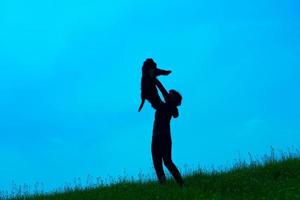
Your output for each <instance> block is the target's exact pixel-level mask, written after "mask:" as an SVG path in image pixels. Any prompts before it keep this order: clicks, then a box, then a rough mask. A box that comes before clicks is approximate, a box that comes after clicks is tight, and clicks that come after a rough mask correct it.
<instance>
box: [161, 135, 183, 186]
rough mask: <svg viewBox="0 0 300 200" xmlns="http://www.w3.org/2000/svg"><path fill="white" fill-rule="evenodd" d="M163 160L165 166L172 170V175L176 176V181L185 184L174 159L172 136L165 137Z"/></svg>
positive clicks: (181, 184)
mask: <svg viewBox="0 0 300 200" xmlns="http://www.w3.org/2000/svg"><path fill="white" fill-rule="evenodd" d="M163 161H164V164H165V166H166V167H167V168H168V170H169V171H170V172H171V174H172V176H173V177H174V178H175V180H176V182H177V183H178V184H179V185H180V186H183V180H182V177H181V174H180V172H179V170H178V169H177V167H176V165H175V164H174V163H173V161H172V141H171V137H166V138H164V145H163Z"/></svg>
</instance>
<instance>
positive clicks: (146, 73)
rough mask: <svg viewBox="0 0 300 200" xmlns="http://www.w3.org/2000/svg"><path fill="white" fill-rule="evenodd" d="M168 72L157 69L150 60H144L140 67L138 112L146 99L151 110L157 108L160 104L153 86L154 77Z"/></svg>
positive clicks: (168, 72) (168, 71)
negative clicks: (139, 103) (140, 100)
mask: <svg viewBox="0 0 300 200" xmlns="http://www.w3.org/2000/svg"><path fill="white" fill-rule="evenodd" d="M170 73H171V71H170V70H162V69H158V68H157V65H156V63H155V62H154V61H153V59H152V58H148V59H146V60H145V62H144V64H143V67H142V81H141V99H142V102H141V105H140V107H139V112H140V111H141V110H142V108H143V105H144V103H145V100H146V99H147V100H148V101H149V102H150V103H151V106H152V107H153V108H155V109H156V108H157V105H159V103H160V98H159V95H158V91H157V88H156V86H155V80H156V77H157V76H159V75H168V74H170Z"/></svg>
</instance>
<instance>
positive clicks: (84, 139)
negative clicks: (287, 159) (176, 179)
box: [0, 0, 300, 189]
mask: <svg viewBox="0 0 300 200" xmlns="http://www.w3.org/2000/svg"><path fill="white" fill-rule="evenodd" d="M299 9H300V3H299V2H298V1H296V0H290V1H277V0H276V1H274V0H272V1H271V0H266V1H258V0H254V1H246V2H244V1H243V2H241V1H237V0H231V1H221V0H215V1H192V0H185V1H169V0H167V1H158V0H152V1H132V0H127V1H124V0H115V1H109V2H108V1H107V2H103V1H95V0H91V1H78V0H77V1H69V0H66V1H48V0H46V1H34V0H29V1H21V0H2V1H1V2H0V95H1V96H0V136H1V140H0V160H1V166H0V176H1V180H0V188H9V187H10V185H11V181H15V182H16V183H18V184H23V183H29V184H33V183H35V182H44V185H45V188H47V189H53V188H57V187H61V186H63V185H64V184H65V183H66V182H72V180H73V179H74V178H75V177H81V178H82V179H83V180H84V179H85V178H86V177H87V175H88V174H90V175H92V176H93V177H98V176H100V177H104V178H105V177H107V176H108V175H112V176H118V175H120V174H121V175H122V174H123V172H124V171H126V173H127V174H128V175H129V176H131V175H132V176H136V175H137V174H138V172H140V171H142V172H143V173H145V174H150V175H153V169H152V163H151V154H150V143H151V129H152V123H153V116H154V111H153V110H152V109H151V107H150V106H149V104H147V105H145V106H144V109H143V111H142V112H141V113H138V112H137V108H138V106H139V103H140V78H141V65H142V63H143V61H144V60H145V59H146V58H148V57H152V58H153V59H154V60H155V61H156V62H157V63H158V65H159V66H161V67H162V68H165V69H171V70H172V71H173V73H172V74H171V75H170V76H168V77H162V78H161V79H160V80H161V81H162V82H163V84H164V85H165V86H166V87H167V88H168V89H171V88H174V89H177V90H179V91H180V92H181V93H182V95H183V104H182V106H181V107H180V117H179V118H178V119H176V120H173V121H172V134H173V158H174V161H175V163H176V164H178V166H179V168H180V169H184V166H185V165H186V164H187V165H189V166H197V165H200V166H203V167H207V168H209V167H210V166H212V165H213V166H217V167H218V166H221V165H222V166H229V165H230V164H232V163H233V162H234V160H235V159H237V158H238V157H239V156H240V157H241V158H245V159H247V153H248V152H250V153H252V154H254V155H256V156H257V157H260V156H262V155H264V154H265V153H268V152H269V151H270V146H271V145H272V146H273V147H274V148H275V149H276V150H277V151H288V149H289V148H299V143H300V136H299V132H300V123H299V121H300V106H299V102H300V93H299V85H300V79H299V74H300V67H299V66H300V59H299V58H300V57H299V52H300V37H299V36H300V23H299V22H300V13H299Z"/></svg>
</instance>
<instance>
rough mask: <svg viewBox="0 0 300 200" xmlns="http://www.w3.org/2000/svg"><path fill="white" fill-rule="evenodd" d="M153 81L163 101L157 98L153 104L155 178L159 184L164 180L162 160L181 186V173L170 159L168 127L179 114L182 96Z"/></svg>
mask: <svg viewBox="0 0 300 200" xmlns="http://www.w3.org/2000/svg"><path fill="white" fill-rule="evenodd" d="M155 81H156V86H157V87H158V89H159V90H160V92H161V93H162V95H163V97H164V100H165V102H163V101H162V100H161V99H160V98H159V99H160V101H159V102H158V103H157V104H158V105H156V106H155V108H156V112H155V120H154V125H153V135H152V144H151V152H152V159H153V165H154V168H155V172H156V175H157V178H158V180H159V182H160V183H161V184H163V183H165V181H166V176H165V173H164V170H163V165H162V163H163V162H164V165H165V166H166V167H167V169H168V170H169V171H170V172H171V174H172V176H173V177H174V178H175V180H176V182H177V183H178V184H179V185H180V186H183V180H182V177H181V174H180V172H179V170H178V169H177V167H176V166H175V164H174V163H173V161H172V139H171V128H170V122H171V118H172V117H174V118H177V117H178V116H179V114H178V109H177V106H180V105H181V100H182V97H181V95H180V94H179V93H178V92H177V91H175V90H170V91H169V92H167V90H166V89H165V88H164V87H163V85H162V84H161V83H160V81H159V80H158V79H156V80H155Z"/></svg>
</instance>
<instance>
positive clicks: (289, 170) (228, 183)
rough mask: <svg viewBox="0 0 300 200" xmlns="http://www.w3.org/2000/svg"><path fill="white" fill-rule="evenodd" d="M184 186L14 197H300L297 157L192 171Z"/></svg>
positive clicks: (132, 185) (139, 185) (129, 185)
mask: <svg viewBox="0 0 300 200" xmlns="http://www.w3.org/2000/svg"><path fill="white" fill-rule="evenodd" d="M184 180H185V187H183V188H180V187H179V186H178V185H176V183H175V182H174V181H173V180H168V182H167V184H166V185H164V186H160V185H158V184H157V182H156V181H147V182H146V181H142V180H141V181H136V182H132V181H126V180H125V181H124V180H123V181H119V182H118V183H115V184H112V185H109V186H98V187H94V188H88V189H71V190H70V191H65V192H60V193H58V192H57V193H50V194H44V195H41V194H39V195H34V196H24V195H23V196H19V197H16V198H13V199H14V200H17V199H20V200H21V199H27V200H39V199H47V200H58V199H60V200H71V199H78V200H79V199H80V200H84V199H87V200H93V199H99V200H100V199H106V200H114V199H124V200H127V199H128V200H129V199H130V200H146V199H148V200H155V199H164V200H165V199H180V200H181V199H187V200H200V199H215V200H217V199H222V200H223V199H230V200H235V199H239V200H240V199H253V200H258V199H272V200H275V199H280V200H284V199H287V200H296V199H299V200H300V158H299V157H295V156H293V157H291V156H290V157H288V158H287V157H283V158H281V159H280V160H275V159H273V158H269V159H268V160H266V161H264V162H254V161H252V163H251V164H248V165H247V164H245V163H238V164H237V165H236V166H234V167H233V168H232V169H230V170H223V171H215V172H203V171H201V170H198V171H194V172H191V174H190V175H188V176H185V177H184Z"/></svg>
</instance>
